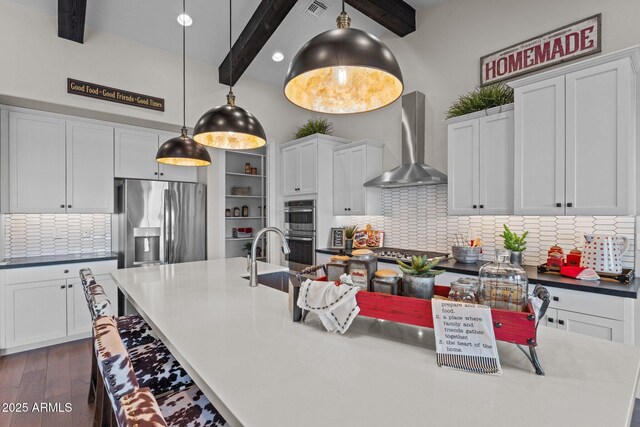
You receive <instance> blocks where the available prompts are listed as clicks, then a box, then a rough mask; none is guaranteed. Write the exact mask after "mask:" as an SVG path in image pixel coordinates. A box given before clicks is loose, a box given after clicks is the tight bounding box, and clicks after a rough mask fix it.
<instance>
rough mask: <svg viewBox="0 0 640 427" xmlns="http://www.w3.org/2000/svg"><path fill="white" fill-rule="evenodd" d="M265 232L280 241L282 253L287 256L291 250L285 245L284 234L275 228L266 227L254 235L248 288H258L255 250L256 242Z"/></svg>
mask: <svg viewBox="0 0 640 427" xmlns="http://www.w3.org/2000/svg"><path fill="white" fill-rule="evenodd" d="M267 231H273V232H274V233H276V234H277V235H278V236H280V240H281V241H282V252H284V254H285V255H287V254H288V253H289V252H291V250H290V249H289V244H288V243H287V238H286V237H285V236H284V233H283V232H282V231H281V230H280V229H279V228H276V227H266V228H263V229H262V230H260V231H258V232H257V233H256V237H254V238H253V244H252V245H251V258H250V259H249V286H253V287H255V286H258V261H257V260H256V249H257V247H258V241H259V240H260V238H261V237H262V235H263V234H265V233H266V232H267Z"/></svg>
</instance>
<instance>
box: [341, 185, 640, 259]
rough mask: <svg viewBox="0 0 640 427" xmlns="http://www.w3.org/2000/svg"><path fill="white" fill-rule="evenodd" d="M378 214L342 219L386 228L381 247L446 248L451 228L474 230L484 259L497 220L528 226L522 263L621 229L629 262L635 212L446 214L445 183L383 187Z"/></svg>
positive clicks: (497, 241)
mask: <svg viewBox="0 0 640 427" xmlns="http://www.w3.org/2000/svg"><path fill="white" fill-rule="evenodd" d="M382 203H383V215H381V216H359V217H344V218H341V219H343V220H344V223H345V224H346V223H351V224H357V225H360V226H362V225H365V224H367V223H370V224H371V225H372V227H374V228H377V229H382V230H384V231H385V246H391V247H398V248H404V249H414V248H415V249H418V250H433V251H440V252H448V253H451V245H452V244H453V241H454V238H455V235H456V233H462V234H463V236H464V237H467V236H468V235H469V234H478V235H480V236H481V237H482V240H483V241H484V249H483V258H484V259H486V260H490V259H493V257H494V254H495V252H494V251H495V249H497V248H500V247H502V241H503V240H502V238H501V237H499V234H500V233H502V224H507V225H508V226H509V227H510V228H511V229H512V230H513V231H515V232H517V233H518V234H520V233H521V232H522V231H523V230H528V231H529V235H528V237H527V250H526V251H525V254H524V263H525V264H527V265H537V264H541V263H544V262H546V260H547V250H548V249H549V247H551V246H552V245H553V244H555V243H558V244H559V245H560V246H562V247H563V248H564V249H565V250H570V249H572V248H574V247H578V248H582V246H583V241H584V238H583V235H584V234H586V233H602V234H621V235H624V236H626V237H627V238H629V239H630V241H631V247H630V249H629V250H628V251H627V253H626V254H625V256H624V259H623V265H624V266H625V267H628V268H633V266H634V247H635V244H634V237H635V231H634V230H635V217H632V216H595V217H594V216H557V217H555V216H485V215H483V216H447V187H446V186H445V185H440V186H423V187H407V188H395V189H383V190H382Z"/></svg>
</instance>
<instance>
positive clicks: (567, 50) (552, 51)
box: [480, 13, 602, 86]
mask: <svg viewBox="0 0 640 427" xmlns="http://www.w3.org/2000/svg"><path fill="white" fill-rule="evenodd" d="M601 21H602V14H600V13H599V14H597V15H594V16H591V17H589V18H585V19H582V20H580V21H578V22H574V23H573V24H569V25H567V26H564V27H561V28H558V29H557V30H553V31H550V32H548V33H545V34H543V35H541V36H538V37H534V38H532V39H529V40H527V41H524V42H522V43H518V44H515V45H513V46H509V47H507V48H505V49H502V50H499V51H497V52H494V53H491V54H489V55H486V56H483V57H482V58H480V85H481V86H485V85H488V84H492V83H497V82H500V81H503V80H507V79H510V78H513V77H516V76H520V75H522V74H527V73H530V72H532V71H536V70H540V69H542V68H546V67H550V66H552V65H556V64H560V63H562V62H566V61H571V60H573V59H576V58H580V57H583V56H586V55H592V54H594V53H598V52H600V51H601V50H602V46H601V44H602V43H601V38H602V33H601V31H602V30H601Z"/></svg>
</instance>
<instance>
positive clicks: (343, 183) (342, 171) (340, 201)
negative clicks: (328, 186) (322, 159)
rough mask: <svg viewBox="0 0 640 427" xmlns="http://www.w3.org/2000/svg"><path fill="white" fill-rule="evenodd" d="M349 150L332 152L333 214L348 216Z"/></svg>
mask: <svg viewBox="0 0 640 427" xmlns="http://www.w3.org/2000/svg"><path fill="white" fill-rule="evenodd" d="M348 187H349V150H339V151H334V152H333V214H334V215H348V214H349V212H348V210H347V209H348V208H349V193H350V191H349V188H348Z"/></svg>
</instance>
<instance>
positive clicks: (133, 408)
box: [118, 386, 228, 427]
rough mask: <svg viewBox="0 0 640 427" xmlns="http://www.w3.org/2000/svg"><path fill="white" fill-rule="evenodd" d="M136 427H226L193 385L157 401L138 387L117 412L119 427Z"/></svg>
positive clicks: (144, 389) (146, 391)
mask: <svg viewBox="0 0 640 427" xmlns="http://www.w3.org/2000/svg"><path fill="white" fill-rule="evenodd" d="M147 423H148V424H147ZM136 424H137V425H138V426H140V427H143V426H149V427H161V426H170V427H171V426H180V427H203V426H207V427H209V426H211V427H223V426H228V424H227V422H226V421H225V420H224V418H223V417H222V415H220V413H219V412H218V411H217V410H216V408H215V407H214V406H213V404H212V403H211V402H209V400H208V399H207V398H206V397H205V396H204V394H203V393H202V391H201V390H200V389H199V388H198V387H196V386H191V387H189V388H187V389H186V390H183V391H178V392H173V393H169V394H167V395H165V396H162V397H158V398H154V396H153V393H151V390H149V389H148V388H141V389H138V390H136V391H134V392H133V393H130V394H128V395H126V396H124V397H123V398H122V399H121V405H120V410H119V411H118V425H120V426H121V427H133V426H134V425H136Z"/></svg>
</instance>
